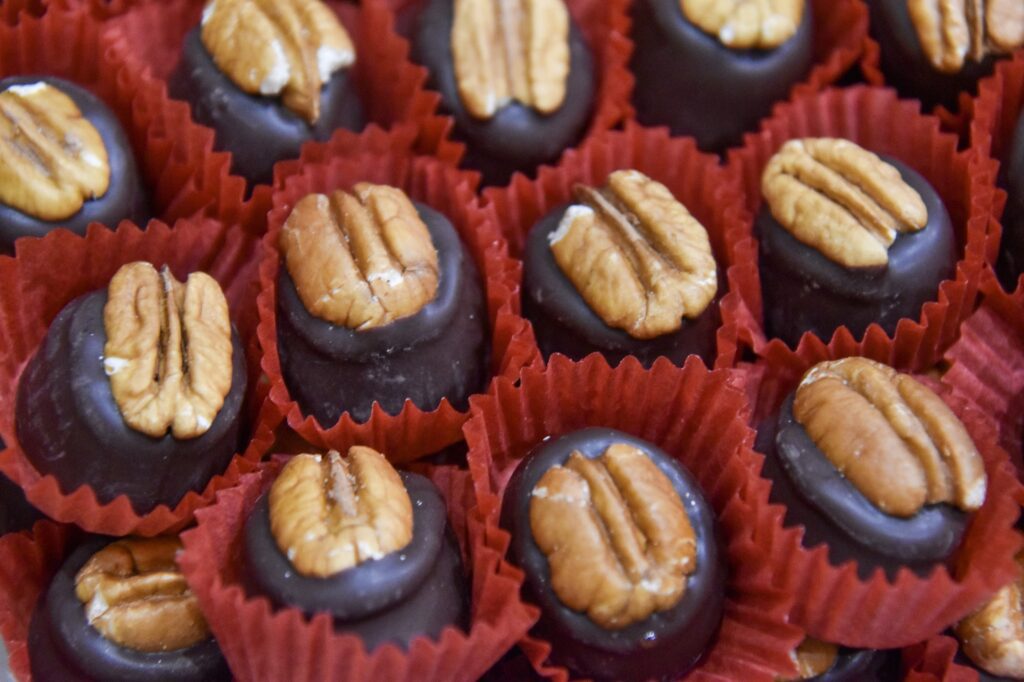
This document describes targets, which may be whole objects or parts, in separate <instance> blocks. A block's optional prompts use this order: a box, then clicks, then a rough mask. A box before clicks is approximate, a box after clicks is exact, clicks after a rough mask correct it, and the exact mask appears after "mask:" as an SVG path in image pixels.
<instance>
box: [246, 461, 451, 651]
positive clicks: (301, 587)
mask: <svg viewBox="0 0 1024 682" xmlns="http://www.w3.org/2000/svg"><path fill="white" fill-rule="evenodd" d="M400 474H401V476H402V480H403V481H404V482H405V487H406V490H408V491H409V498H410V499H411V500H412V503H413V538H412V541H411V542H410V543H409V544H408V545H407V546H406V547H405V548H403V549H401V550H399V551H397V552H392V553H391V554H388V555H386V556H384V557H382V558H380V559H374V560H372V561H366V562H364V563H361V564H359V565H357V566H354V567H353V568H350V569H348V570H345V571H342V572H341V573H338V574H336V575H334V576H331V577H329V578H317V577H309V576H305V575H302V574H300V573H298V572H297V571H296V570H295V568H294V567H293V566H292V564H291V562H290V561H289V560H288V557H287V556H285V555H284V553H283V552H281V549H280V548H279V547H278V545H277V541H276V540H275V539H274V536H273V533H272V532H271V530H270V511H269V502H268V498H267V496H266V495H265V496H263V498H261V499H260V500H259V502H257V503H256V507H255V508H254V509H253V511H252V514H250V516H249V518H248V520H247V521H246V523H245V536H244V542H243V546H242V562H243V565H244V567H245V568H244V570H245V576H246V582H247V583H248V585H249V586H250V587H251V591H252V592H253V593H256V594H263V595H266V596H267V597H269V598H270V600H271V602H272V603H273V604H274V605H275V607H277V608H288V607H294V608H297V609H299V610H301V611H303V612H305V613H306V614H309V615H312V614H315V613H318V612H323V611H326V612H328V613H330V614H331V615H332V616H333V617H334V627H335V629H336V630H337V631H339V632H351V633H353V634H356V635H359V637H361V638H362V640H363V642H364V643H365V644H366V648H367V650H373V649H374V648H376V647H377V646H378V645H380V644H384V643H385V642H395V643H397V644H398V645H400V646H402V647H408V645H409V642H410V641H412V639H413V638H415V637H418V636H421V635H425V636H427V637H431V638H434V639H436V638H438V637H439V636H440V634H441V631H442V630H443V629H444V628H445V627H447V626H449V625H452V626H455V627H465V621H466V614H467V611H468V608H467V607H468V599H467V595H466V579H465V576H464V575H463V571H462V557H461V555H460V554H459V547H458V544H457V543H456V541H455V538H454V537H453V536H452V533H451V530H449V529H448V527H447V517H446V511H445V504H444V500H443V499H442V498H441V494H440V492H438V490H437V488H436V487H435V486H434V484H433V483H431V482H430V481H429V480H428V479H426V478H424V477H423V476H420V475H418V474H412V473H407V472H400Z"/></svg>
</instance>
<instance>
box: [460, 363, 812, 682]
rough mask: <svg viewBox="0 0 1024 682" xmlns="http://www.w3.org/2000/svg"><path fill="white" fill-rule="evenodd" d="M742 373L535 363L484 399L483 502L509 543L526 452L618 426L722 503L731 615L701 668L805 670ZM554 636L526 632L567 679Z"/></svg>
mask: <svg viewBox="0 0 1024 682" xmlns="http://www.w3.org/2000/svg"><path fill="white" fill-rule="evenodd" d="M738 378H739V377H737V376H736V375H734V374H733V373H731V372H729V371H726V370H716V371H713V372H711V371H708V370H707V369H706V368H705V367H704V366H703V365H702V364H701V363H700V362H699V361H698V360H696V359H695V358H691V359H690V360H689V361H688V362H687V363H686V365H684V366H683V367H682V368H678V367H675V366H673V365H671V364H670V363H668V362H666V361H664V360H659V361H657V362H655V363H654V365H653V366H652V368H651V369H649V370H644V369H643V368H642V367H641V366H640V365H639V363H638V362H636V361H635V360H632V359H628V358H627V359H626V360H624V361H623V362H622V364H620V365H619V366H618V367H616V368H614V369H612V368H611V367H609V366H608V364H607V363H606V362H605V361H604V360H603V359H602V358H601V357H600V356H598V355H596V354H595V355H591V356H589V357H587V358H586V359H585V360H583V361H582V362H579V363H572V362H570V361H568V360H566V359H565V358H564V357H563V356H560V355H554V356H552V358H551V360H550V362H549V363H548V366H547V369H546V370H542V369H540V368H532V367H531V368H527V369H526V370H524V372H523V373H522V375H521V378H520V382H519V384H518V385H516V384H513V382H511V381H509V380H506V379H498V380H497V381H495V383H494V384H493V385H492V387H491V390H490V391H489V392H488V394H487V395H486V396H483V397H480V398H475V399H474V400H473V404H472V408H471V417H470V421H468V422H467V423H466V426H465V428H464V432H465V434H466V439H467V443H468V445H469V464H470V472H471V473H472V475H473V484H474V489H475V491H476V496H477V501H478V505H479V507H480V510H481V512H482V513H483V514H484V515H485V517H486V519H487V522H488V524H489V533H490V534H493V535H494V536H495V537H498V538H502V544H505V543H507V541H508V533H507V532H506V531H505V530H502V529H501V528H500V527H498V513H499V508H500V506H501V503H502V496H503V493H504V490H505V487H506V485H507V484H508V481H509V479H510V477H511V476H512V474H513V471H514V470H515V469H516V467H517V465H518V464H519V462H520V461H521V460H522V458H523V457H524V456H525V455H526V454H527V453H528V452H529V451H530V450H532V449H533V448H534V447H535V446H537V445H538V444H539V443H541V442H542V441H544V440H545V439H546V438H557V437H559V436H561V435H563V434H567V433H572V432H574V431H578V430H580V429H583V428H585V427H588V426H601V427H607V428H612V429H617V430H620V431H624V432H626V433H628V434H631V435H633V436H636V437H638V438H641V439H643V440H645V441H647V442H649V443H651V444H653V445H655V446H657V447H658V448H660V449H661V450H663V451H665V452H666V453H668V454H669V455H670V456H671V457H673V458H675V459H676V460H677V461H679V462H680V463H681V464H682V465H683V466H685V467H686V468H687V469H688V470H689V471H690V473H691V474H692V475H693V476H694V478H695V479H696V480H697V482H698V483H699V484H700V487H701V489H702V490H703V493H704V495H705V496H706V498H707V499H708V501H709V502H710V503H711V506H712V507H713V509H714V511H715V514H716V516H717V524H718V525H717V528H718V530H717V534H718V538H719V540H720V543H721V546H722V548H723V549H722V552H723V555H724V557H725V559H726V561H727V564H728V577H727V592H726V602H725V617H724V621H723V623H722V626H721V629H720V631H719V634H718V636H717V639H716V640H714V644H713V645H712V646H711V648H710V649H709V650H708V651H707V653H706V657H705V658H704V659H703V660H702V661H701V662H700V663H699V664H698V666H697V668H696V669H695V670H694V673H693V674H694V675H695V676H696V678H702V677H703V678H706V679H722V678H725V679H764V680H771V679H773V678H774V676H775V675H785V674H795V669H794V668H792V667H791V666H792V662H791V660H790V658H789V652H790V651H791V650H792V649H793V648H795V647H796V645H797V644H798V643H799V641H800V639H801V637H802V634H803V633H801V632H800V631H799V630H797V629H796V628H794V627H792V626H790V625H788V624H787V622H786V615H785V614H786V613H787V611H788V610H789V608H790V606H791V604H792V595H790V596H789V597H787V596H786V595H785V593H783V592H781V591H780V590H779V589H778V588H777V587H776V586H774V585H772V576H771V574H770V570H769V565H768V564H767V563H766V561H765V560H766V558H767V554H766V552H765V550H766V547H765V544H764V543H765V542H767V541H768V540H769V539H770V538H771V537H773V536H775V535H777V534H779V533H781V531H782V529H781V510H779V509H778V508H772V507H769V506H768V505H767V497H768V485H767V482H766V481H763V480H761V479H759V478H758V477H757V476H756V471H757V469H758V467H759V466H760V460H761V458H760V456H759V455H757V454H756V453H754V452H753V450H752V445H753V438H754V433H753V432H752V431H751V430H750V429H749V428H748V427H747V425H746V417H747V413H748V407H747V404H746V401H745V399H744V396H743V394H742V393H741V392H740V391H738V390H737V386H736V385H734V384H735V382H737V380H738ZM520 580H522V579H520ZM551 646H552V645H551V643H549V642H546V641H542V640H539V639H537V638H535V637H534V636H528V637H526V638H524V639H523V640H521V641H520V647H521V648H522V649H523V651H524V652H525V653H526V654H527V656H528V657H529V658H530V660H531V662H532V663H533V665H534V667H535V669H536V670H537V671H538V672H539V673H540V674H542V675H544V676H545V677H551V678H555V679H559V680H565V679H567V678H568V677H569V675H570V673H569V671H568V670H567V669H565V668H562V667H558V666H555V665H552V664H551V663H550V662H549V661H548V655H549V653H550V652H551ZM555 646H557V644H556V645H555ZM716 676H717V677H716Z"/></svg>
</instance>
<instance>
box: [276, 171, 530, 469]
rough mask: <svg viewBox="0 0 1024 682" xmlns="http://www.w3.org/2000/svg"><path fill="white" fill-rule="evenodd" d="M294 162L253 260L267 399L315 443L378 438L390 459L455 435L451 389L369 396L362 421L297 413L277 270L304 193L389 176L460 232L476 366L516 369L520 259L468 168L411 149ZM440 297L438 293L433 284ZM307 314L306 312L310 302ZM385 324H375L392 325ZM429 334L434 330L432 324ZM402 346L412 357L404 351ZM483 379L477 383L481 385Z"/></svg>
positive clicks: (525, 348) (521, 331)
mask: <svg viewBox="0 0 1024 682" xmlns="http://www.w3.org/2000/svg"><path fill="white" fill-rule="evenodd" d="M296 171H297V174H296V175H292V176H289V177H286V178H282V185H281V187H280V189H278V191H276V192H275V194H274V206H275V207H274V210H273V211H271V213H270V215H269V231H268V233H267V235H266V237H265V238H264V240H263V251H262V260H261V265H260V287H261V291H260V295H259V297H258V299H257V306H258V309H259V314H260V325H259V330H258V334H259V338H260V343H261V344H262V347H263V351H264V355H263V370H264V372H265V374H266V375H267V377H268V379H269V385H270V399H271V401H272V402H273V403H274V404H275V405H276V406H277V407H278V409H279V410H280V411H281V412H282V413H283V414H284V415H285V416H286V417H287V420H288V424H289V426H291V428H293V429H294V430H296V431H297V432H298V433H299V434H300V435H301V436H302V437H303V438H305V439H306V440H308V441H309V442H311V443H313V444H315V445H317V446H321V447H326V445H327V443H328V442H329V441H332V440H338V439H341V440H345V441H349V440H353V441H355V442H358V443H368V442H379V443H380V444H381V448H380V449H381V451H382V452H386V453H387V456H388V457H389V458H391V459H392V461H395V462H403V461H408V460H411V459H415V458H417V457H420V456H423V455H426V454H430V453H432V452H436V451H438V450H440V449H442V448H444V447H445V446H448V445H451V444H452V443H455V442H456V441H458V440H459V439H460V428H461V426H462V423H463V421H465V413H464V412H460V411H459V410H457V409H456V408H455V407H453V405H452V404H451V403H450V402H449V400H448V399H441V400H440V404H439V405H438V404H437V403H435V405H434V406H431V407H430V408H429V409H421V408H420V407H417V406H416V405H415V404H413V403H412V402H410V401H408V400H406V401H405V403H404V407H402V408H401V410H400V411H398V412H397V414H389V413H388V412H385V411H384V410H383V409H381V406H380V404H379V403H376V402H375V403H374V405H373V406H372V407H371V408H370V409H369V418H368V419H366V420H365V421H361V422H359V421H357V420H356V419H354V418H353V416H352V415H351V414H349V413H345V414H342V415H341V418H340V420H338V421H337V422H336V423H331V424H321V423H319V421H318V420H317V419H315V418H314V417H313V416H312V415H310V414H306V413H304V411H303V410H302V409H301V408H300V406H299V403H298V402H296V399H295V398H294V397H293V395H292V393H291V390H290V389H289V386H288V385H287V384H286V382H285V378H284V371H283V364H282V360H281V355H280V339H281V335H280V332H281V326H280V316H279V310H281V306H280V300H279V294H280V291H281V287H280V286H279V285H280V281H283V278H280V277H279V275H281V274H282V265H281V260H282V258H281V252H280V251H279V247H278V241H279V239H280V235H281V228H282V226H283V224H284V223H285V221H286V219H287V218H288V216H289V215H290V213H291V210H292V207H293V206H295V204H296V203H297V202H298V201H299V200H300V199H302V198H303V197H306V196H307V195H309V194H311V193H318V192H319V193H323V192H328V193H329V192H332V191H334V190H338V189H344V190H351V188H352V187H353V186H355V185H356V184H357V183H360V182H369V183H374V184H382V185H391V186H394V187H397V188H399V189H401V190H403V191H404V192H406V193H407V194H408V196H409V198H410V199H411V200H412V201H414V202H419V203H420V204H421V205H422V206H425V207H427V209H428V210H429V211H430V213H431V215H434V216H437V215H438V214H440V216H443V218H440V220H447V221H450V223H451V225H452V226H453V227H454V228H455V231H456V232H457V233H458V239H459V240H460V241H461V244H462V245H463V246H462V247H461V248H462V249H463V250H464V252H465V253H466V254H467V256H468V258H469V259H471V261H472V264H473V265H475V267H476V270H477V272H478V273H479V274H478V276H479V281H480V283H481V286H482V287H483V290H484V295H485V301H484V302H485V305H486V311H487V313H486V314H487V322H488V331H487V336H486V340H485V345H488V346H489V347H490V367H489V369H488V368H487V367H486V366H483V367H482V368H483V369H484V371H485V372H487V375H488V376H487V378H489V376H490V375H491V374H502V375H505V376H514V375H515V374H516V373H517V372H518V370H519V369H520V368H521V367H522V366H523V365H525V364H527V363H530V362H533V361H534V359H535V354H536V350H535V345H534V344H533V343H532V341H531V340H530V339H529V336H528V335H529V328H528V326H527V325H526V324H525V322H524V321H523V320H522V319H521V318H520V317H519V316H518V315H517V306H518V299H517V297H516V288H517V284H518V279H517V277H518V264H517V263H516V262H515V261H513V260H511V259H510V258H509V257H508V256H507V247H506V245H505V243H504V240H503V239H502V237H501V235H500V233H499V232H498V230H497V228H496V226H495V224H494V221H493V218H492V217H491V214H490V213H489V212H487V211H485V210H483V209H481V208H479V206H478V205H477V203H476V201H475V198H474V196H473V190H474V188H475V183H474V177H473V176H472V175H471V174H467V173H464V172H461V171H458V170H456V169H455V168H454V167H451V166H449V165H446V164H443V163H441V162H439V161H437V160H435V159H430V158H425V157H414V156H410V155H408V154H405V155H403V154H390V155H376V156H358V157H350V158H349V157H335V158H331V159H329V160H326V161H325V162H324V163H321V164H308V165H304V166H302V167H301V168H297V169H296ZM417 210H419V209H417ZM421 215H423V213H421ZM431 220H435V218H431ZM449 233H450V230H449ZM451 236H452V237H453V238H454V235H451ZM452 248H454V246H453V247H452ZM463 262H464V263H465V262H466V261H463ZM442 277H443V274H442ZM289 279H290V278H289ZM439 291H441V290H440V289H439ZM438 300H442V299H441V296H440V294H439V295H438ZM292 308H295V306H292ZM302 310H303V311H305V308H303V309H302ZM464 313H465V311H462V312H458V313H456V315H458V316H461V315H463V314H464ZM306 316H307V317H312V316H310V315H309V314H308V312H307V313H306ZM419 317H420V316H419V315H416V316H412V317H409V318H407V320H400V322H409V321H410V320H411V321H413V323H417V322H416V320H418V319H419ZM316 321H317V322H319V320H316ZM417 324H418V323H417ZM391 326H392V325H388V326H385V327H383V328H381V329H377V330H373V331H375V332H383V333H390V331H389V327H391ZM396 329H397V327H396ZM351 334H354V335H355V336H354V337H353V339H354V340H355V341H358V342H360V343H363V341H362V338H361V337H359V334H360V332H353V333H351ZM431 334H432V335H433V336H436V334H437V332H436V330H434V331H432V332H431ZM303 338H305V337H303ZM401 347H403V348H404V346H401ZM413 348H415V347H413ZM401 352H404V353H405V354H406V355H407V356H409V357H410V358H412V356H411V355H409V351H401ZM346 371H347V370H346ZM374 376H376V373H375V374H374ZM381 376H388V374H387V373H383V374H381ZM485 385H486V384H481V390H482V388H483V386H485ZM300 388H303V389H305V388H306V387H305V386H303V387H300ZM399 388H401V387H400V386H399ZM428 388H429V387H428ZM421 402H422V401H421ZM366 407H369V406H366ZM333 409H337V408H336V407H334V408H333Z"/></svg>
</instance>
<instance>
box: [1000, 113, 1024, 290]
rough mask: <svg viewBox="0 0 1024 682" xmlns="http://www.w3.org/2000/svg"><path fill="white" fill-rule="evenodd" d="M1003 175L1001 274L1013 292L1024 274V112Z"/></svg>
mask: <svg viewBox="0 0 1024 682" xmlns="http://www.w3.org/2000/svg"><path fill="white" fill-rule="evenodd" d="M1001 173H1002V178H1001V179H1002V181H1003V185H1004V186H1005V187H1006V194H1007V200H1006V211H1005V212H1004V213H1003V245H1002V249H1001V250H1000V254H999V275H1000V279H1001V280H1002V282H1003V286H1005V287H1006V288H1007V289H1009V290H1010V291H1013V290H1014V289H1016V288H1017V278H1018V277H1019V276H1020V274H1021V273H1022V272H1024V112H1022V114H1021V116H1020V118H1018V119H1017V126H1016V127H1015V128H1014V132H1013V141H1012V142H1011V144H1010V150H1009V153H1008V154H1007V155H1006V159H1005V160H1004V163H1003V165H1002V170H1001Z"/></svg>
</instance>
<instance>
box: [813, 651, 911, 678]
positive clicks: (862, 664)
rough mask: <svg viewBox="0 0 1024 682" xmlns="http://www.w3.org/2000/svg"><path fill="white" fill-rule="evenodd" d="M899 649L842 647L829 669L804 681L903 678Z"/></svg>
mask: <svg viewBox="0 0 1024 682" xmlns="http://www.w3.org/2000/svg"><path fill="white" fill-rule="evenodd" d="M899 660H900V654H899V651H898V650H885V649H882V650H875V649H847V648H846V647H840V649H839V655H838V656H836V661H835V663H833V664H832V667H831V668H829V669H828V670H827V671H825V672H823V673H822V674H820V675H816V676H815V677H810V678H807V679H806V680H804V681H803V682H889V681H890V680H899V679H902V677H901V675H900V666H899Z"/></svg>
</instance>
